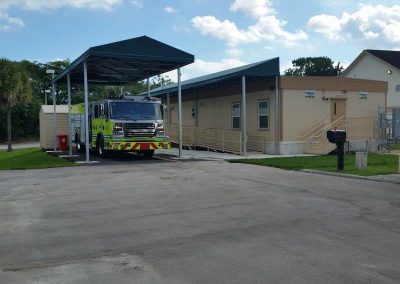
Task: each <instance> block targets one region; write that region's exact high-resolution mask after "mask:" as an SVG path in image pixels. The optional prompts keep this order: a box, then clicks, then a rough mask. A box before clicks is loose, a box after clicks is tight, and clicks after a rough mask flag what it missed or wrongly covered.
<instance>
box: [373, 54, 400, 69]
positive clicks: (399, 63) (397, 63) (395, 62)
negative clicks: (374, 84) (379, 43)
mask: <svg viewBox="0 0 400 284" xmlns="http://www.w3.org/2000/svg"><path fill="white" fill-rule="evenodd" d="M366 51H367V52H368V53H370V54H372V55H374V56H376V57H378V58H380V59H382V60H383V61H385V62H387V63H389V64H390V65H392V66H394V67H396V68H398V69H400V51H394V50H375V49H367V50H366Z"/></svg>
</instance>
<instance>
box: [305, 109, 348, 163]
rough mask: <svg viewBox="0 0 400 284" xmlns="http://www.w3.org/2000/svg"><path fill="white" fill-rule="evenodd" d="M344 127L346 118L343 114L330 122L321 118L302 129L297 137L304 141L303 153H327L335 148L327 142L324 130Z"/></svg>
mask: <svg viewBox="0 0 400 284" xmlns="http://www.w3.org/2000/svg"><path fill="white" fill-rule="evenodd" d="M335 128H338V129H346V119H345V117H344V116H342V117H340V118H339V119H337V120H335V121H333V122H330V121H327V120H326V119H325V118H322V119H320V120H318V121H316V122H315V123H313V124H312V125H310V126H309V127H307V129H306V130H305V131H304V134H303V135H302V136H300V137H299V140H300V141H303V143H304V153H305V154H320V155H324V154H329V153H330V152H331V151H333V150H334V149H335V148H336V145H334V144H331V143H329V142H328V139H327V138H326V132H327V131H328V130H329V129H335Z"/></svg>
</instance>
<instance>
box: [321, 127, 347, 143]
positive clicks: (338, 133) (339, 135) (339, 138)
mask: <svg viewBox="0 0 400 284" xmlns="http://www.w3.org/2000/svg"><path fill="white" fill-rule="evenodd" d="M326 137H327V138H328V140H329V142H330V143H334V144H336V143H338V142H346V131H344V130H328V132H327V133H326Z"/></svg>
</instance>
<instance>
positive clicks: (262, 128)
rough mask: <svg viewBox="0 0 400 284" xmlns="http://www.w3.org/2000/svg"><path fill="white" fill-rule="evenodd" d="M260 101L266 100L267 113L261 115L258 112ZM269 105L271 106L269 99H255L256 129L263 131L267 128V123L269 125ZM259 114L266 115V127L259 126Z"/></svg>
mask: <svg viewBox="0 0 400 284" xmlns="http://www.w3.org/2000/svg"><path fill="white" fill-rule="evenodd" d="M261 102H267V114H263V115H261V114H260V103H261ZM270 106H271V104H270V100H269V99H258V100H257V128H258V130H265V131H268V130H269V125H270V120H269V118H270ZM261 116H266V117H268V120H267V122H268V123H267V127H260V117H261Z"/></svg>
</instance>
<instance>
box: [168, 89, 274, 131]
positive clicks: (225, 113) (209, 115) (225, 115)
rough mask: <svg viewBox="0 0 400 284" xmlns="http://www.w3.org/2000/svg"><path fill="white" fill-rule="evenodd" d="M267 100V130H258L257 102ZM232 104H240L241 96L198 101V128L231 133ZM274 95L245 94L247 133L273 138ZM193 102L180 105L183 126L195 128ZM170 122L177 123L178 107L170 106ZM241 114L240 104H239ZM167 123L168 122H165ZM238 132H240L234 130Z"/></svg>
mask: <svg viewBox="0 0 400 284" xmlns="http://www.w3.org/2000/svg"><path fill="white" fill-rule="evenodd" d="M262 99H268V100H269V129H268V130H260V129H258V104H257V102H258V100H262ZM232 103H242V102H241V95H240V94H237V95H232V96H223V97H217V98H210V99H204V100H199V101H198V104H197V105H198V108H197V116H198V118H197V119H198V127H200V128H214V129H222V130H227V131H232V130H234V129H232ZM274 104H275V101H274V95H273V94H272V91H270V90H266V91H261V92H253V93H248V94H247V121H248V131H249V132H258V133H263V134H265V135H267V137H268V138H269V137H270V136H271V135H272V136H271V138H273V133H274ZM195 105H196V103H195V101H186V102H183V103H182V108H183V111H182V115H183V125H184V126H196V119H192V115H191V110H192V106H195ZM170 109H171V122H172V124H177V123H178V105H177V104H176V103H171V104H170ZM241 114H242V104H241ZM167 123H168V122H167ZM235 131H240V130H235Z"/></svg>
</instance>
